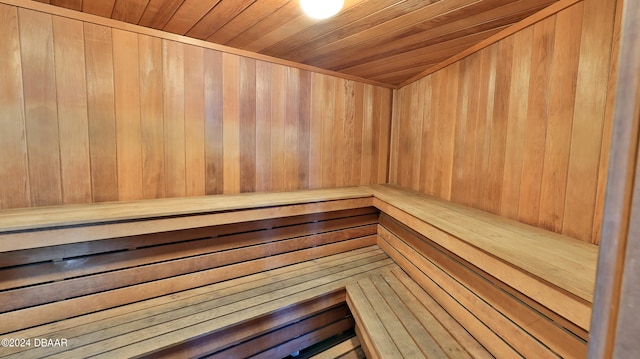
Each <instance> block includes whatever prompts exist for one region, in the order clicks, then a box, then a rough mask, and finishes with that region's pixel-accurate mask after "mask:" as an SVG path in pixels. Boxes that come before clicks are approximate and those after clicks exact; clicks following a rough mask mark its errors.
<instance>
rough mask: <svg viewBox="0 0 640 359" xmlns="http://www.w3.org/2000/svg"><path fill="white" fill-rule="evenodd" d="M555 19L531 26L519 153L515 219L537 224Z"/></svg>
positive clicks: (551, 18) (550, 18) (553, 17)
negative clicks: (519, 163)
mask: <svg viewBox="0 0 640 359" xmlns="http://www.w3.org/2000/svg"><path fill="white" fill-rule="evenodd" d="M556 31H563V30H556V17H555V16H550V17H548V18H547V19H545V20H543V21H540V22H539V23H537V24H535V25H534V26H533V39H532V42H531V47H532V53H531V69H530V71H528V72H529V73H530V78H529V102H528V104H527V116H526V124H525V133H526V136H525V138H524V149H523V154H522V177H521V182H520V196H519V197H520V200H519V201H518V217H517V218H518V219H519V220H520V221H522V222H524V223H528V224H532V225H536V224H538V217H539V212H540V191H541V187H542V172H543V165H544V153H545V151H544V150H545V143H546V133H547V121H548V117H549V102H550V97H549V87H550V83H551V66H552V59H553V52H554V51H555V48H554V45H555V44H554V37H555V32H556Z"/></svg>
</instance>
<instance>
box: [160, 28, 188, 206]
mask: <svg viewBox="0 0 640 359" xmlns="http://www.w3.org/2000/svg"><path fill="white" fill-rule="evenodd" d="M184 47H185V45H184V44H181V43H178V42H174V41H168V40H163V41H162V67H163V71H162V73H163V78H164V87H163V89H164V94H163V101H162V102H163V103H164V142H165V152H164V158H165V178H166V188H165V191H166V194H167V196H169V197H178V196H184V195H185V194H186V186H187V183H186V141H185V124H184V100H185V93H184Z"/></svg>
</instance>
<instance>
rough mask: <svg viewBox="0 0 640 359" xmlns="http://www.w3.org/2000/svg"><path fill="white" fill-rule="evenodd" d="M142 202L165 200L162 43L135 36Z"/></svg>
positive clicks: (153, 39)
mask: <svg viewBox="0 0 640 359" xmlns="http://www.w3.org/2000/svg"><path fill="white" fill-rule="evenodd" d="M138 44H139V51H140V60H139V62H140V116H141V118H140V131H141V134H142V166H143V167H142V183H143V187H142V191H143V194H142V196H143V198H162V197H165V193H166V192H165V190H166V180H165V175H166V173H165V167H164V150H165V149H164V144H165V138H164V137H165V136H164V114H163V103H164V100H163V93H162V88H163V68H162V63H163V61H162V40H160V39H158V38H155V37H151V36H142V35H141V36H138Z"/></svg>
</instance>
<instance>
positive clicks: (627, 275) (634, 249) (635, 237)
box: [588, 1, 640, 359]
mask: <svg viewBox="0 0 640 359" xmlns="http://www.w3.org/2000/svg"><path fill="white" fill-rule="evenodd" d="M622 6H624V8H623V12H622V37H621V43H620V54H619V57H618V61H619V64H618V65H619V73H618V81H617V89H616V96H615V112H614V124H613V126H614V127H613V134H612V141H611V143H612V145H611V151H610V163H609V175H608V177H609V179H608V184H607V194H606V200H605V211H604V216H603V224H602V241H601V243H600V256H599V259H598V274H597V280H596V290H595V300H594V305H593V314H592V317H591V338H590V342H589V355H588V357H589V358H590V359H595V358H613V357H616V358H635V357H638V356H640V345H638V343H637V338H638V336H639V335H640V323H639V322H638V320H637V315H636V313H635V312H633V311H634V307H640V277H639V276H637V273H638V271H640V262H639V260H640V188H639V186H638V185H640V183H637V178H639V177H640V166H639V163H638V156H639V154H638V134H639V129H638V128H639V123H640V25H639V24H640V3H638V2H637V1H623V4H622Z"/></svg>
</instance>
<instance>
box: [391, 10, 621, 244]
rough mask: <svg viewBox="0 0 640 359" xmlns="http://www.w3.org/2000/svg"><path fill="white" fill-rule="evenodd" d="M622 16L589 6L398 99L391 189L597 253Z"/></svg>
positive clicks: (427, 80)
mask: <svg viewBox="0 0 640 359" xmlns="http://www.w3.org/2000/svg"><path fill="white" fill-rule="evenodd" d="M565 3H567V1H565ZM615 10H616V9H615V0H606V1H603V0H585V1H579V2H577V3H575V4H574V5H572V6H570V7H568V8H565V9H563V10H561V11H559V12H557V13H555V14H551V16H549V17H546V18H544V19H543V20H542V21H539V22H536V23H534V24H532V25H531V26H528V27H525V28H524V29H523V30H521V31H518V32H516V33H514V34H513V35H511V36H508V37H506V38H504V39H502V40H500V41H498V42H495V43H494V44H492V45H490V46H488V47H485V48H483V49H481V50H480V51H478V52H475V53H473V54H472V55H470V56H467V57H466V58H463V59H462V60H460V61H457V62H455V63H452V64H451V65H449V66H447V67H445V68H443V69H441V70H439V71H437V72H434V73H432V74H431V75H429V76H426V77H424V78H423V79H421V80H418V81H416V82H414V83H411V84H409V85H407V86H405V87H403V88H401V89H399V90H397V91H396V93H395V95H394V111H393V112H394V113H393V129H392V146H391V163H390V181H391V182H392V183H397V184H400V185H404V186H408V187H411V188H414V189H416V190H419V191H421V192H423V193H426V194H429V195H433V196H437V197H440V198H444V199H447V200H452V201H454V202H458V203H463V204H466V205H470V206H473V207H476V208H480V209H484V210H488V211H490V212H494V213H497V214H501V215H504V216H507V217H510V218H514V219H517V220H520V221H522V222H525V223H529V224H533V225H536V226H540V227H543V228H546V229H549V230H553V231H556V232H559V233H564V234H567V235H569V236H572V237H576V238H579V239H582V240H585V241H590V242H593V243H598V242H599V233H600V225H601V220H602V211H603V199H604V197H603V191H604V184H605V182H606V171H607V167H606V166H607V157H608V146H609V134H608V133H609V131H610V118H611V113H610V112H611V101H608V100H607V96H608V88H609V87H610V85H609V73H610V68H611V63H610V57H611V53H612V51H611V48H612V43H613V39H614V37H613V33H614V15H615Z"/></svg>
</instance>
